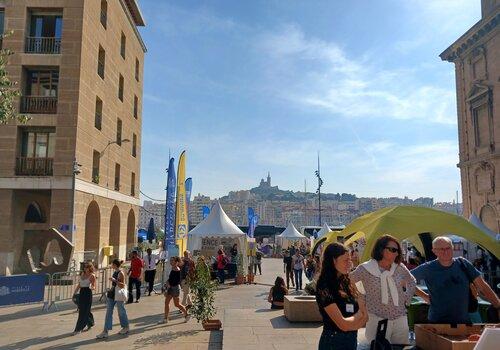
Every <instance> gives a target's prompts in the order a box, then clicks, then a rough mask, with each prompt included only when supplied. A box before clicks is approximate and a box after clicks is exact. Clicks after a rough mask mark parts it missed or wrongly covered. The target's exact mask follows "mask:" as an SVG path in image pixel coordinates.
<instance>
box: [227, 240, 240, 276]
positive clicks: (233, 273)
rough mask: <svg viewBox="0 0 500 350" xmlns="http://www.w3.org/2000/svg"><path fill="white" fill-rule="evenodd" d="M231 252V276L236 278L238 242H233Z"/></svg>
mask: <svg viewBox="0 0 500 350" xmlns="http://www.w3.org/2000/svg"><path fill="white" fill-rule="evenodd" d="M229 253H230V254H231V262H230V265H229V278H236V271H237V264H238V244H236V243H235V244H233V247H232V248H231V250H230V251H229Z"/></svg>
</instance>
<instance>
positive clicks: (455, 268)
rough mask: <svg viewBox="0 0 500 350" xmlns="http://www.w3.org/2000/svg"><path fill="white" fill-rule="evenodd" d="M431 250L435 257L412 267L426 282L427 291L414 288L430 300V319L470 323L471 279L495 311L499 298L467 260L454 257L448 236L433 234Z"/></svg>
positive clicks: (419, 279)
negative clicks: (434, 235) (435, 235)
mask: <svg viewBox="0 0 500 350" xmlns="http://www.w3.org/2000/svg"><path fill="white" fill-rule="evenodd" d="M432 252H433V253H434V254H435V255H436V257H437V259H435V260H432V261H429V262H427V263H425V264H422V265H420V266H418V267H416V268H415V269H413V270H411V273H412V274H413V276H415V278H416V279H417V282H419V281H422V280H423V281H425V284H426V286H427V288H428V291H429V294H426V293H424V292H422V291H421V290H417V295H419V296H421V297H423V298H424V299H425V300H426V301H427V302H429V301H430V308H429V315H428V319H429V322H431V323H470V318H469V314H468V305H469V303H468V301H469V284H470V281H473V283H474V286H475V287H476V288H477V290H478V291H479V293H480V294H481V296H482V297H483V298H484V299H486V300H488V301H489V302H490V303H491V304H492V305H493V306H494V307H495V308H497V310H498V308H499V306H500V301H499V299H498V297H497V296H496V294H495V292H493V290H492V289H491V288H490V286H489V285H488V284H487V283H486V282H485V281H484V279H483V278H482V277H481V274H480V272H479V271H478V270H477V269H476V268H475V267H474V266H473V265H472V264H471V263H470V262H469V261H468V260H466V259H463V258H453V243H452V242H451V240H450V239H449V238H448V237H443V236H441V237H436V238H435V239H434V240H433V241H432Z"/></svg>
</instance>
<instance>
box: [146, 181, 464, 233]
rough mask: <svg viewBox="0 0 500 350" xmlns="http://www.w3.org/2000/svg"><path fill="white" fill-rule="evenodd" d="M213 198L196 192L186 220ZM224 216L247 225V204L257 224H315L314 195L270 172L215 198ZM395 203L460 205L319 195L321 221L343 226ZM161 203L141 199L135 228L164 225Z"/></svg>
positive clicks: (196, 217)
mask: <svg viewBox="0 0 500 350" xmlns="http://www.w3.org/2000/svg"><path fill="white" fill-rule="evenodd" d="M215 200H216V198H210V197H208V196H205V195H202V194H198V195H197V196H195V197H194V198H193V199H192V200H191V202H190V205H189V221H190V224H191V225H196V224H197V223H199V222H200V221H201V220H203V207H204V206H207V207H209V208H210V207H211V206H212V204H213V203H214V202H215ZM218 200H219V201H220V202H221V205H222V207H223V208H224V210H225V211H226V213H227V215H228V216H229V217H230V218H231V219H232V220H233V221H234V222H235V223H236V224H237V225H239V226H247V225H248V216H247V211H248V207H251V208H253V209H254V210H255V213H256V214H257V215H259V218H260V220H259V225H273V226H282V227H284V226H286V225H287V223H288V222H290V221H291V222H293V223H294V224H295V225H296V226H297V227H300V226H310V225H319V212H318V195H317V194H316V193H311V192H300V191H298V192H294V191H289V190H281V189H279V187H278V186H272V183H271V175H270V174H268V176H267V178H266V179H265V180H264V179H261V181H260V184H259V186H257V187H254V188H252V189H249V190H239V191H231V192H229V193H228V194H227V195H226V196H223V197H220V198H218ZM395 205H418V206H425V207H429V208H436V209H440V210H444V211H448V212H453V213H458V214H461V213H462V206H461V204H460V203H459V204H456V203H455V202H451V203H449V202H441V203H435V202H434V199H433V198H430V197H420V198H416V199H411V198H408V197H404V198H399V197H389V198H375V197H371V198H368V197H360V198H358V197H357V196H356V195H355V194H349V193H322V194H321V221H322V222H323V223H324V222H326V223H328V224H329V225H345V224H348V223H349V222H351V221H352V220H353V219H355V218H356V217H358V216H360V215H363V214H365V213H368V212H371V211H374V210H378V209H381V208H385V207H390V206H395ZM164 213H165V205H164V203H154V202H152V201H144V205H143V207H142V208H141V214H140V221H139V227H142V228H147V226H148V224H149V219H150V218H151V217H152V218H153V219H154V220H155V223H156V226H157V227H158V228H163V227H164Z"/></svg>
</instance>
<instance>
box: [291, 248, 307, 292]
mask: <svg viewBox="0 0 500 350" xmlns="http://www.w3.org/2000/svg"><path fill="white" fill-rule="evenodd" d="M292 266H293V274H294V276H295V290H296V291H299V290H302V272H303V271H304V269H305V267H306V266H305V263H304V257H303V256H302V255H301V254H300V251H299V250H298V249H297V250H295V255H294V256H293V257H292Z"/></svg>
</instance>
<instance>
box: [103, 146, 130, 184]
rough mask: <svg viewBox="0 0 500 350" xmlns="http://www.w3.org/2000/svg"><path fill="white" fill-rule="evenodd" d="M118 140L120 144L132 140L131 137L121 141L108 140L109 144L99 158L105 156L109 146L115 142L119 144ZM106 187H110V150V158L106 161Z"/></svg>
mask: <svg viewBox="0 0 500 350" xmlns="http://www.w3.org/2000/svg"><path fill="white" fill-rule="evenodd" d="M118 142H120V144H122V143H127V142H130V140H129V139H123V140H120V141H118V140H114V141H108V144H107V145H106V147H104V149H103V150H102V152H101V154H100V155H99V158H102V157H103V155H104V152H106V150H107V149H108V147H109V146H111V145H113V144H115V143H116V144H118ZM106 188H107V189H109V152H108V159H107V162H106Z"/></svg>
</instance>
